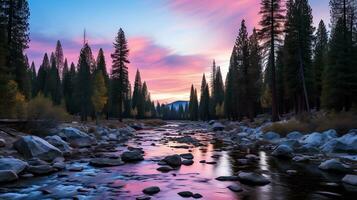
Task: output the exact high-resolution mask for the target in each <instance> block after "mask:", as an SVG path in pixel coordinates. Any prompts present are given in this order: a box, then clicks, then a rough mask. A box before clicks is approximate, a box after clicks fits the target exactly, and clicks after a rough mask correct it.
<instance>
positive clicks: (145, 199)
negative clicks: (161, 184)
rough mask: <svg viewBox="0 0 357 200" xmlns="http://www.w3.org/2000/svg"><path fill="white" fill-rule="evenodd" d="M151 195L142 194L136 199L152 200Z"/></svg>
mask: <svg viewBox="0 0 357 200" xmlns="http://www.w3.org/2000/svg"><path fill="white" fill-rule="evenodd" d="M150 199H151V197H149V196H141V197H136V200H150Z"/></svg>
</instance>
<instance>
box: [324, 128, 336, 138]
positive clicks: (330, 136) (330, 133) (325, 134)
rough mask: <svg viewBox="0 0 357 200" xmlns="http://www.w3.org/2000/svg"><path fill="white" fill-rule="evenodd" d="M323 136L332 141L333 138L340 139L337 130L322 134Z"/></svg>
mask: <svg viewBox="0 0 357 200" xmlns="http://www.w3.org/2000/svg"><path fill="white" fill-rule="evenodd" d="M322 135H324V137H326V138H327V139H332V138H337V137H338V134H337V132H336V130H334V129H330V130H327V131H324V132H322Z"/></svg>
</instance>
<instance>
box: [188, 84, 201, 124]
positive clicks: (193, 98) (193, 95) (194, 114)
mask: <svg viewBox="0 0 357 200" xmlns="http://www.w3.org/2000/svg"><path fill="white" fill-rule="evenodd" d="M189 116H190V120H192V121H197V120H198V116H199V107H198V98H197V90H196V89H195V88H194V87H193V85H191V92H190V102H189Z"/></svg>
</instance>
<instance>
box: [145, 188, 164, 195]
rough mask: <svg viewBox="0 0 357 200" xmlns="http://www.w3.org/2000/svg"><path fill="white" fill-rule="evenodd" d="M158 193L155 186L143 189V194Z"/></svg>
mask: <svg viewBox="0 0 357 200" xmlns="http://www.w3.org/2000/svg"><path fill="white" fill-rule="evenodd" d="M159 192H160V188H159V187H157V186H151V187H147V188H145V189H143V193H144V194H148V195H153V194H156V193H159Z"/></svg>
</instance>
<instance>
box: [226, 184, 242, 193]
mask: <svg viewBox="0 0 357 200" xmlns="http://www.w3.org/2000/svg"><path fill="white" fill-rule="evenodd" d="M227 188H228V189H230V190H231V191H233V192H242V191H243V188H242V187H241V186H240V185H229V186H228V187H227Z"/></svg>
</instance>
